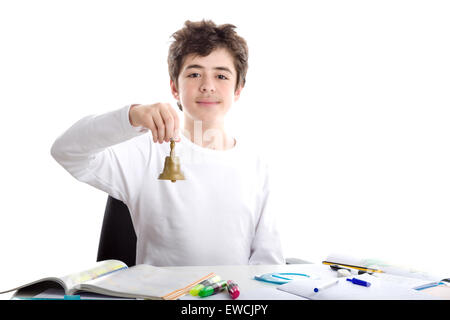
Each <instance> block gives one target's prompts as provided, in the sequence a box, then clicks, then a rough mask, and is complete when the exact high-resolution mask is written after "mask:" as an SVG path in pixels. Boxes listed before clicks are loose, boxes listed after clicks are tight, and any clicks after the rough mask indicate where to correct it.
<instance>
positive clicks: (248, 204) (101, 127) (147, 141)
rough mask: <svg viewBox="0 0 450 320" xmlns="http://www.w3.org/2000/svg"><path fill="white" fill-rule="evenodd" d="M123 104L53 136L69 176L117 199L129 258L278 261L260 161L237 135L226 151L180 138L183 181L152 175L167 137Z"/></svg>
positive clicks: (171, 262)
mask: <svg viewBox="0 0 450 320" xmlns="http://www.w3.org/2000/svg"><path fill="white" fill-rule="evenodd" d="M129 109H130V106H126V107H123V108H121V109H119V110H115V111H112V112H108V113H106V114H102V115H98V116H87V117H85V118H83V119H81V120H79V121H78V122H76V123H75V124H74V125H73V126H72V127H70V128H69V129H68V130H67V131H66V132H65V133H64V134H62V135H61V136H60V137H58V139H57V140H56V141H55V142H54V144H53V146H52V149H51V154H52V156H53V157H54V158H55V160H56V161H57V162H58V163H59V164H61V165H62V166H63V167H64V168H65V169H66V170H67V171H68V172H69V173H70V174H72V175H73V176H74V177H75V178H76V179H78V180H79V181H82V182H85V183H88V184H89V185H92V186H94V187H96V188H98V189H100V190H103V191H105V192H107V193H108V194H109V195H111V196H112V197H114V198H116V199H118V200H121V201H123V202H124V203H125V204H126V205H127V206H128V209H129V211H130V214H131V219H132V221H133V226H134V229H135V232H136V236H137V249H136V250H137V252H136V263H138V264H139V263H146V264H151V265H155V266H177V265H178V266H183V265H184V266H187V265H242V264H282V263H284V258H283V255H282V249H281V243H280V239H279V235H278V232H277V229H276V226H275V219H274V212H273V211H272V210H270V208H269V207H270V206H269V193H270V192H269V185H268V178H267V177H268V176H267V166H266V165H265V164H264V163H263V162H262V161H261V160H260V158H259V157H258V156H257V155H256V154H255V153H254V152H250V151H249V150H248V148H246V146H244V145H241V144H242V143H240V141H236V145H235V146H234V147H233V148H231V149H228V150H220V151H219V150H213V149H208V148H203V147H200V146H198V145H196V144H194V143H193V142H191V141H190V140H189V139H187V138H186V137H184V136H183V135H181V136H180V138H181V141H180V142H178V143H176V147H175V154H176V156H178V157H179V158H180V163H181V170H182V172H183V173H184V176H185V178H186V180H181V181H176V182H175V183H172V182H171V181H167V180H158V176H159V174H160V173H161V172H162V171H163V168H164V160H165V157H167V156H169V153H170V144H169V143H163V144H159V143H153V140H152V136H151V132H149V130H147V129H142V128H136V127H133V126H132V125H131V124H130V121H129Z"/></svg>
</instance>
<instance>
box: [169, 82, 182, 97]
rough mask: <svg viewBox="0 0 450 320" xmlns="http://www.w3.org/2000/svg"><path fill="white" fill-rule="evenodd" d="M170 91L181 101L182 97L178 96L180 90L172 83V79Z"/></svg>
mask: <svg viewBox="0 0 450 320" xmlns="http://www.w3.org/2000/svg"><path fill="white" fill-rule="evenodd" d="M170 90H171V91H172V95H173V97H174V98H175V99H177V100H178V101H179V100H180V96H179V94H178V89H177V86H176V85H175V83H174V82H173V81H172V79H170Z"/></svg>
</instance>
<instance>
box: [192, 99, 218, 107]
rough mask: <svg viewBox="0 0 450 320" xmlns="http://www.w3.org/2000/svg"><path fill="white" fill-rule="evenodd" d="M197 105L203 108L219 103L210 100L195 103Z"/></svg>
mask: <svg viewBox="0 0 450 320" xmlns="http://www.w3.org/2000/svg"><path fill="white" fill-rule="evenodd" d="M196 102H197V103H198V104H200V105H204V106H213V105H215V104H218V103H219V101H210V100H198V101H196Z"/></svg>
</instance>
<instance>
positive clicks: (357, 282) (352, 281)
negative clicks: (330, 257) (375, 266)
mask: <svg viewBox="0 0 450 320" xmlns="http://www.w3.org/2000/svg"><path fill="white" fill-rule="evenodd" d="M347 281H350V282H351V283H353V284H357V285H359V286H363V287H370V282H367V281H364V280H359V279H356V278H353V279H347Z"/></svg>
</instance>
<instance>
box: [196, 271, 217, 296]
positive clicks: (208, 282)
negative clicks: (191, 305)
mask: <svg viewBox="0 0 450 320" xmlns="http://www.w3.org/2000/svg"><path fill="white" fill-rule="evenodd" d="M218 281H220V277H219V276H214V277H212V278H209V279H206V280H203V281H202V282H200V283H199V284H197V285H196V286H194V287H193V288H192V289H191V291H189V293H190V294H191V296H198V294H199V292H200V290H202V289H203V288H204V287H207V286H210V285H212V284H214V283H216V282H218Z"/></svg>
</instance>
